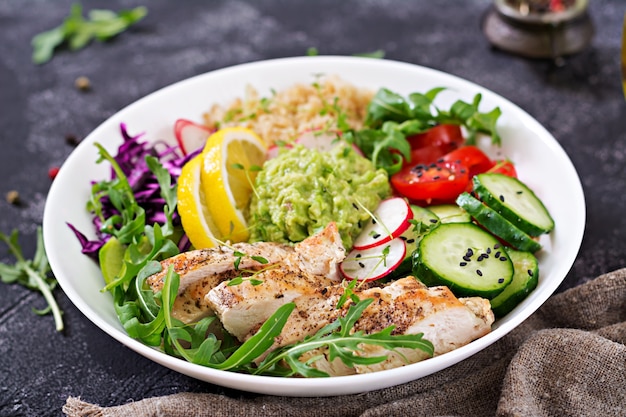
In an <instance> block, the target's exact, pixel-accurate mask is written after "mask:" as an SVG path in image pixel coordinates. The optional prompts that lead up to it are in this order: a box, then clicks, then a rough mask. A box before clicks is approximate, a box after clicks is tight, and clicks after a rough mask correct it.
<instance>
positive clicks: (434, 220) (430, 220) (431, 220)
mask: <svg viewBox="0 0 626 417" xmlns="http://www.w3.org/2000/svg"><path fill="white" fill-rule="evenodd" d="M428 221H429V222H431V223H437V221H438V220H437V219H428Z"/></svg>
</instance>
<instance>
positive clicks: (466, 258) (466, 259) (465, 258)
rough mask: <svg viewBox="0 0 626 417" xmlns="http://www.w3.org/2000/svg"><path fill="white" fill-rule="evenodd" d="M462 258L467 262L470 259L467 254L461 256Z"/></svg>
mask: <svg viewBox="0 0 626 417" xmlns="http://www.w3.org/2000/svg"><path fill="white" fill-rule="evenodd" d="M463 260H464V261H465V262H469V261H471V259H470V257H469V256H467V255H465V256H464V257H463Z"/></svg>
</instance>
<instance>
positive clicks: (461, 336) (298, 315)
mask: <svg viewBox="0 0 626 417" xmlns="http://www.w3.org/2000/svg"><path fill="white" fill-rule="evenodd" d="M268 278H269V277H268ZM281 282H282V280H278V281H277V282H276V283H270V281H269V279H268V280H267V281H265V282H264V284H261V285H259V286H258V287H262V286H263V285H268V288H269V286H271V287H272V289H273V291H276V288H279V287H280V286H281ZM227 288H228V287H225V286H223V285H220V286H218V287H216V288H215V289H214V290H212V291H210V292H209V295H208V296H207V298H208V299H209V303H210V304H211V305H212V307H213V309H214V310H215V311H216V313H217V315H218V317H219V318H220V319H221V320H222V323H223V325H224V326H225V328H226V329H227V330H229V331H231V329H232V328H235V330H236V331H237V333H234V335H235V336H237V337H238V338H239V339H240V340H241V341H244V340H246V339H248V338H249V337H251V336H252V335H253V334H254V332H256V330H257V329H258V328H259V326H260V325H261V324H262V323H263V322H264V321H265V320H266V319H267V318H268V317H269V316H270V315H271V313H272V312H273V311H274V310H275V308H277V306H276V307H274V305H276V304H277V303H271V302H270V301H269V300H267V298H269V297H270V296H271V294H272V291H269V290H268V291H266V292H265V295H266V300H264V301H263V300H261V301H256V302H260V303H265V304H266V305H267V308H266V309H264V310H263V311H262V312H261V311H255V312H254V313H255V314H253V315H248V314H246V312H247V311H248V309H249V308H250V305H253V304H252V303H248V302H246V300H245V299H241V298H232V299H230V300H229V302H228V303H225V302H224V301H225V300H226V299H227V298H226V297H225V295H224V291H225V290H226V291H227ZM230 288H231V289H232V288H233V287H230ZM301 291H303V292H304V290H302V289H301ZM220 292H221V294H220ZM242 292H243V291H242ZM262 292H263V290H262V288H256V293H257V294H256V296H257V297H256V298H257V300H258V298H259V297H260V296H261V294H262ZM342 293H343V288H342V287H341V285H336V284H335V285H331V286H329V287H326V288H319V287H317V288H311V289H310V291H308V293H304V294H303V295H301V296H299V297H296V298H294V299H293V302H294V303H295V304H296V307H295V309H294V311H293V312H292V314H291V315H290V317H289V319H288V321H287V323H286V324H285V327H284V328H283V331H282V333H281V334H280V335H279V336H278V337H277V338H276V341H275V343H274V346H273V347H272V348H271V349H270V350H273V349H276V348H278V347H280V346H285V345H288V344H292V343H295V342H298V341H300V340H302V339H303V338H304V337H305V336H307V335H312V334H314V333H315V332H317V331H318V330H319V329H321V328H322V327H323V326H325V325H326V324H328V323H330V322H332V321H334V320H336V319H337V318H338V317H339V316H340V315H344V314H345V313H346V312H347V309H348V306H347V305H345V306H343V307H342V308H341V309H337V308H336V305H337V301H338V300H339V297H340V296H341V294H342ZM217 294H220V297H217ZM355 294H356V295H357V296H358V297H359V298H361V299H365V298H372V299H374V301H373V302H372V303H371V304H370V305H369V306H368V308H367V309H365V311H364V312H363V314H362V316H361V318H360V319H359V320H358V321H357V322H356V324H355V327H354V329H355V330H356V331H359V330H362V331H364V332H365V333H368V334H369V333H374V332H377V331H380V330H383V329H384V328H386V327H388V326H390V325H394V326H395V329H394V334H417V333H424V339H426V340H429V341H431V342H432V343H433V345H434V347H435V355H440V354H442V353H446V352H449V351H451V350H453V349H456V348H458V347H460V346H463V345H465V344H467V343H469V342H471V341H472V340H474V339H477V338H479V337H481V336H483V335H485V334H487V333H489V331H490V330H491V324H492V323H493V321H494V317H493V313H492V312H491V308H490V305H489V301H488V300H486V299H482V298H477V297H474V298H468V299H457V298H456V297H455V296H454V294H452V292H451V291H450V290H449V289H448V288H447V287H431V288H429V287H426V286H425V285H424V284H422V283H421V282H420V281H418V280H416V279H415V278H413V277H407V278H402V279H399V280H397V281H395V282H393V283H391V284H389V285H387V286H384V287H372V288H368V289H362V290H359V291H355ZM285 302H287V301H285ZM270 306H271V307H270ZM272 308H273V309H274V310H272ZM244 314H245V319H241V317H243V316H244ZM242 323H245V324H242ZM246 330H247V331H248V332H247V333H246ZM326 354H327V352H324V351H323V350H316V351H311V352H308V353H307V354H306V355H304V356H303V357H302V360H308V359H310V358H312V357H315V356H320V355H322V357H323V358H326V357H327V356H326ZM357 354H359V355H367V356H382V355H386V356H387V357H388V358H387V360H386V361H385V362H382V363H379V364H376V365H370V366H357V367H356V368H354V369H353V368H348V367H346V366H345V365H343V363H341V362H340V361H335V362H333V363H330V362H329V361H328V360H327V359H320V360H318V361H316V362H315V365H314V366H316V367H318V368H319V369H320V370H323V371H325V372H327V373H329V374H330V375H346V374H353V373H364V372H373V371H377V370H382V369H389V368H394V367H398V366H402V365H406V364H408V363H414V362H418V361H421V360H423V359H426V357H427V355H426V354H425V353H424V352H423V351H421V350H412V349H402V350H398V351H395V352H390V351H386V350H384V349H382V348H379V347H377V346H363V351H361V352H357Z"/></svg>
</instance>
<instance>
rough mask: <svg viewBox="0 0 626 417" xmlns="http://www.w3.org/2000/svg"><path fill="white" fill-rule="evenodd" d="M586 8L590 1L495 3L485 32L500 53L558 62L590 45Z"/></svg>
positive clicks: (511, 0) (590, 26)
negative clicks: (504, 52)
mask: <svg viewBox="0 0 626 417" xmlns="http://www.w3.org/2000/svg"><path fill="white" fill-rule="evenodd" d="M587 8H588V0H494V4H493V7H491V8H490V9H489V11H488V12H487V15H486V16H485V19H484V21H483V31H484V33H485V36H486V37H487V39H488V40H489V42H491V44H493V45H494V46H495V47H497V48H499V49H502V50H505V51H508V52H511V53H514V54H517V55H521V56H525V57H529V58H549V59H554V60H555V61H559V60H562V57H563V56H565V55H572V54H575V53H577V52H580V51H582V50H583V49H584V48H586V47H587V46H588V45H589V43H590V42H591V38H592V37H593V24H592V22H591V18H590V17H589V14H588V12H587Z"/></svg>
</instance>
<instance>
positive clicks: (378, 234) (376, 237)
mask: <svg viewBox="0 0 626 417" xmlns="http://www.w3.org/2000/svg"><path fill="white" fill-rule="evenodd" d="M372 237H373V238H374V239H378V238H379V237H380V233H376V234H375V235H374V236H372Z"/></svg>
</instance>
